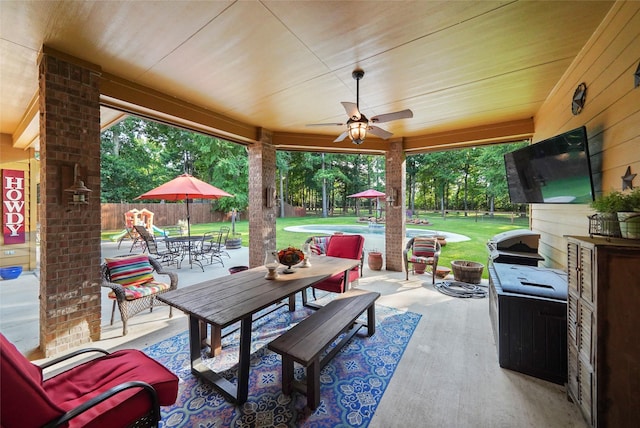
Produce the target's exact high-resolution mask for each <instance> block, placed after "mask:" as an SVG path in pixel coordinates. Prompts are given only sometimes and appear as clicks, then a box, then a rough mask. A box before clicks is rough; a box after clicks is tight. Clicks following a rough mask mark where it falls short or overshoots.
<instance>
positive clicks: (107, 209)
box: [102, 202, 239, 230]
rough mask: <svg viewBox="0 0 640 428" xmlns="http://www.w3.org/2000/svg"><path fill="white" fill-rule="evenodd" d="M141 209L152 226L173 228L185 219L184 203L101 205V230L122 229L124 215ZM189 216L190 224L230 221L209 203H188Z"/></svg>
mask: <svg viewBox="0 0 640 428" xmlns="http://www.w3.org/2000/svg"><path fill="white" fill-rule="evenodd" d="M143 208H146V209H147V210H149V211H151V212H152V213H153V224H154V225H155V226H158V227H162V226H175V225H177V224H178V220H184V219H186V218H187V205H186V204H185V203H184V202H176V203H174V202H167V203H150V202H142V203H135V204H129V203H124V204H102V230H119V229H124V213H126V212H127V211H130V210H132V209H137V210H141V209H143ZM189 216H190V218H191V224H197V223H215V222H220V221H231V213H223V212H218V211H212V210H211V203H210V202H191V203H189ZM236 218H237V219H239V218H238V217H236Z"/></svg>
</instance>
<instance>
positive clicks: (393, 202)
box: [387, 187, 400, 207]
mask: <svg viewBox="0 0 640 428" xmlns="http://www.w3.org/2000/svg"><path fill="white" fill-rule="evenodd" d="M387 203H388V204H389V206H390V207H397V206H398V205H400V200H399V197H398V189H396V188H395V187H392V188H391V189H389V194H388V195H387Z"/></svg>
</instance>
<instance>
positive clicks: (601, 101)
mask: <svg viewBox="0 0 640 428" xmlns="http://www.w3.org/2000/svg"><path fill="white" fill-rule="evenodd" d="M639 62H640V2H630V1H626V2H617V3H616V4H615V5H614V7H613V8H612V9H611V11H610V12H609V14H608V15H607V17H606V18H605V19H604V20H603V22H602V24H601V25H600V27H599V28H598V29H597V30H596V32H595V33H594V34H593V36H592V37H591V39H590V40H589V41H588V42H587V44H586V45H585V46H584V48H583V49H582V51H581V52H580V53H579V54H578V56H577V57H576V59H575V60H574V62H573V63H572V64H571V66H570V67H569V69H568V70H567V72H566V73H565V75H564V76H563V77H562V79H560V81H559V82H558V84H557V85H556V87H555V88H554V89H553V91H552V92H551V93H550V94H549V97H548V98H547V100H546V101H545V103H544V104H543V106H542V108H541V109H540V111H539V112H538V114H537V115H536V116H535V134H534V137H533V142H534V143H535V142H538V141H541V140H544V139H546V138H549V137H552V136H554V135H557V134H560V133H562V132H565V131H568V130H570V129H573V128H577V127H579V126H582V125H585V126H586V128H587V135H588V138H589V149H590V152H591V163H592V164H591V166H592V173H593V177H594V186H595V190H596V194H599V193H601V192H603V191H604V193H608V192H609V191H611V190H621V188H622V179H621V177H622V176H623V175H624V174H625V171H626V169H627V167H628V166H630V167H631V171H632V173H637V174H638V177H636V179H635V180H634V182H633V185H634V186H637V187H640V87H639V88H634V87H633V83H634V72H635V70H636V69H637V68H638V63H639ZM581 82H585V83H586V85H587V98H586V104H585V108H584V110H583V111H582V113H580V114H579V115H577V116H573V115H572V114H571V99H572V96H573V92H574V91H575V88H576V87H577V86H578V85H579V84H580V83H581ZM590 214H593V210H592V209H591V207H590V206H588V205H576V206H573V205H571V206H567V205H544V204H534V205H532V209H531V227H532V229H533V230H534V231H536V232H538V233H540V235H541V239H540V253H541V254H542V255H543V256H544V257H545V259H546V260H545V262H543V264H544V265H545V266H547V267H555V268H561V269H564V268H566V239H565V238H564V236H565V235H588V232H589V224H588V219H587V215H590Z"/></svg>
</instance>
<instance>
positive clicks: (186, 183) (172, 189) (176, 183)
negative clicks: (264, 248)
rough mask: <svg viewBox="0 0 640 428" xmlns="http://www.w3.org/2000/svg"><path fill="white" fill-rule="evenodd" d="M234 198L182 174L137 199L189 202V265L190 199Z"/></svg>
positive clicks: (189, 234)
mask: <svg viewBox="0 0 640 428" xmlns="http://www.w3.org/2000/svg"><path fill="white" fill-rule="evenodd" d="M226 196H233V195H231V194H229V193H227V192H225V191H224V190H221V189H218V188H217V187H215V186H212V185H211V184H209V183H205V182H204V181H202V180H198V179H197V178H195V177H194V176H192V175H190V174H182V175H179V176H178V177H176V178H174V179H173V180H171V181H167V182H166V183H164V184H161V185H160V186H158V187H156V188H155V189H152V190H149V191H148V192H147V193H143V194H142V195H140V196H138V197H137V198H136V199H163V200H165V201H182V200H186V201H187V236H188V238H189V263H191V239H190V238H191V219H190V216H189V199H220V198H223V197H226Z"/></svg>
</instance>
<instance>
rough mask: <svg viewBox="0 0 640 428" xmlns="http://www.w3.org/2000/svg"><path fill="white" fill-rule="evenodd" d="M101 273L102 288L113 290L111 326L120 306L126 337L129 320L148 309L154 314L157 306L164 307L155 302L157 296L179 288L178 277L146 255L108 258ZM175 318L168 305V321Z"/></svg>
mask: <svg viewBox="0 0 640 428" xmlns="http://www.w3.org/2000/svg"><path fill="white" fill-rule="evenodd" d="M100 273H101V277H102V286H103V287H106V288H109V289H111V292H110V293H109V297H110V298H111V299H113V308H112V309H111V325H113V319H114V315H115V311H116V304H117V306H118V309H119V310H120V317H121V318H122V335H123V336H126V334H127V321H128V320H129V318H131V317H132V316H134V315H135V314H137V313H139V312H142V311H144V310H145V309H149V310H150V311H153V307H154V306H155V305H164V303H162V302H160V301H159V300H157V299H156V295H157V294H160V293H165V292H167V291H170V290H176V289H177V288H178V275H177V274H175V273H174V272H167V271H165V270H164V269H163V267H162V265H161V264H160V262H158V261H157V260H155V259H154V258H153V257H148V256H147V255H146V254H138V255H134V256H124V257H118V258H114V259H106V262H105V263H103V264H102V266H101V268H100ZM154 275H167V276H168V277H169V283H168V284H167V283H165V282H160V281H157V280H156V279H155V276H154ZM172 316H173V308H172V307H171V306H169V318H171V317H172Z"/></svg>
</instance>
